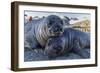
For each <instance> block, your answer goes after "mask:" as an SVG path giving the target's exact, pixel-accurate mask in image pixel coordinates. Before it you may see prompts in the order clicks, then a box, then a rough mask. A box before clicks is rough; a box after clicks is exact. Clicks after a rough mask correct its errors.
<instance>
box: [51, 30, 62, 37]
mask: <svg viewBox="0 0 100 73" xmlns="http://www.w3.org/2000/svg"><path fill="white" fill-rule="evenodd" d="M62 33H63V31H57V32H53V31H51V32H50V34H51V36H60V35H62Z"/></svg>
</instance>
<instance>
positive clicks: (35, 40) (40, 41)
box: [24, 15, 63, 48]
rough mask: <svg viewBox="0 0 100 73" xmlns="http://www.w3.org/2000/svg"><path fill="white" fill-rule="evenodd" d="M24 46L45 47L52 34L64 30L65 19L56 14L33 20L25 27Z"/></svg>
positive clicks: (60, 32)
mask: <svg viewBox="0 0 100 73" xmlns="http://www.w3.org/2000/svg"><path fill="white" fill-rule="evenodd" d="M24 28H25V29H24V47H25V48H38V47H44V46H45V44H46V41H47V39H48V38H49V37H50V36H58V35H60V34H62V32H63V21H62V20H61V19H60V17H58V16H56V15H50V16H47V17H44V18H40V19H37V20H32V21H30V22H28V23H26V24H25V27H24Z"/></svg>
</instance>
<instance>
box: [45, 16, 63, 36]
mask: <svg viewBox="0 0 100 73" xmlns="http://www.w3.org/2000/svg"><path fill="white" fill-rule="evenodd" d="M47 27H48V31H49V33H50V36H58V35H60V34H62V32H63V20H62V19H61V18H60V17H59V16H56V15H50V16H48V17H47Z"/></svg>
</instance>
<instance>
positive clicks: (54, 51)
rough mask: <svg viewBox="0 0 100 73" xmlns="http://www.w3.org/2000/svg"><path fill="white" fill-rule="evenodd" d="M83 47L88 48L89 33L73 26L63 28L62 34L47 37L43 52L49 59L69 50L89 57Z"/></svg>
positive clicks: (83, 56)
mask: <svg viewBox="0 0 100 73" xmlns="http://www.w3.org/2000/svg"><path fill="white" fill-rule="evenodd" d="M83 48H90V34H89V33H86V32H82V31H79V30H76V29H73V28H65V29H64V32H63V34H62V35H60V36H58V37H51V38H49V39H48V41H47V44H46V47H45V50H44V53H45V54H46V55H48V57H49V58H50V59H52V58H55V57H57V56H59V55H60V56H61V55H64V54H67V53H70V52H74V53H76V54H78V55H80V56H81V57H82V58H89V56H87V54H89V53H88V52H87V51H85V50H84V49H83Z"/></svg>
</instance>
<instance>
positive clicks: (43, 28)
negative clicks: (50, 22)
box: [35, 20, 50, 47]
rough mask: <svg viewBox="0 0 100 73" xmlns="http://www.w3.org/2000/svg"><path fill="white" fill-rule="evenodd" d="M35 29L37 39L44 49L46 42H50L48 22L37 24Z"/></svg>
mask: <svg viewBox="0 0 100 73" xmlns="http://www.w3.org/2000/svg"><path fill="white" fill-rule="evenodd" d="M36 26H37V27H36V28H35V32H36V39H37V40H38V42H39V43H40V45H41V46H42V47H44V46H45V44H46V41H47V40H48V38H49V36H50V33H49V31H48V27H47V22H46V20H44V21H43V22H41V24H37V25H36Z"/></svg>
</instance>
